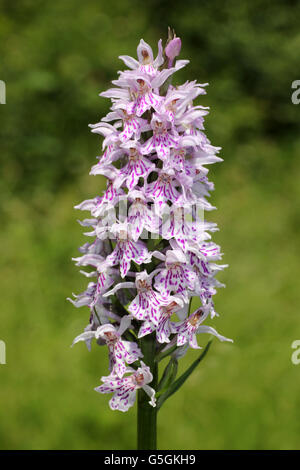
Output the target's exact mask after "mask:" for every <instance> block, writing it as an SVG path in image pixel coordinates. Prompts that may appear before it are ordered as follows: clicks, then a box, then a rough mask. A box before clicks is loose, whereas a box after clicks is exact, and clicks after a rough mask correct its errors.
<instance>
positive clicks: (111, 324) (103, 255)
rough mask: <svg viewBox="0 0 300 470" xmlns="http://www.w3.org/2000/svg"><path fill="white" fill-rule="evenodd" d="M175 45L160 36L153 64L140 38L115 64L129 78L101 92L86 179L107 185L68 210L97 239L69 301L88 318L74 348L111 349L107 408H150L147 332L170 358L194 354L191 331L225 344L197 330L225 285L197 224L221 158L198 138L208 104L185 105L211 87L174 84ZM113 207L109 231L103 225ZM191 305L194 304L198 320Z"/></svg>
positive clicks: (206, 231)
mask: <svg viewBox="0 0 300 470" xmlns="http://www.w3.org/2000/svg"><path fill="white" fill-rule="evenodd" d="M180 48H181V41H180V39H179V38H176V37H175V38H172V39H171V40H169V42H168V44H167V46H166V48H165V49H163V47H162V41H161V40H160V41H159V43H158V55H157V57H156V58H155V59H154V57H153V52H152V49H151V47H150V46H149V45H148V44H147V43H146V42H145V41H143V40H141V41H140V43H139V45H138V47H137V57H138V60H136V59H134V58H132V57H129V56H120V59H121V60H122V61H123V62H124V63H125V65H126V66H127V67H128V68H129V70H125V71H122V72H119V78H118V79H117V80H114V81H113V82H112V83H113V85H114V87H113V88H110V89H109V90H107V91H105V92H104V93H101V95H100V96H103V97H106V98H110V99H111V102H112V106H111V112H109V113H108V114H107V116H106V117H104V118H103V119H102V120H101V121H100V122H99V123H97V124H95V125H91V128H92V132H94V133H97V134H100V135H101V136H103V137H104V140H103V154H102V155H101V156H100V157H99V162H98V163H97V164H96V165H94V166H93V167H92V170H91V174H92V175H102V176H105V177H106V179H107V186H106V190H105V191H104V192H103V195H102V196H97V197H95V198H94V199H91V200H87V201H84V202H83V203H81V204H80V205H78V206H76V208H78V209H81V210H87V211H90V213H91V218H88V219H85V220H83V221H82V222H81V225H82V226H84V227H89V228H90V231H89V232H87V233H86V235H87V236H89V237H94V240H93V241H92V242H91V243H86V244H84V245H83V246H82V247H81V248H80V251H81V253H82V256H80V257H79V258H75V261H76V264H77V265H78V266H84V267H86V266H90V267H92V271H88V272H86V271H82V273H83V274H84V275H85V276H87V277H88V278H95V280H94V281H93V282H90V283H89V284H88V287H87V289H86V290H85V291H84V292H83V293H81V294H79V295H76V296H75V298H74V299H73V300H71V301H72V302H73V304H74V305H75V306H76V307H80V306H87V307H88V308H89V310H90V322H89V325H88V326H87V327H86V328H85V331H84V333H82V334H81V335H79V336H78V337H77V338H76V339H75V340H74V342H78V341H81V340H83V341H85V342H86V344H87V346H88V347H90V345H91V341H92V339H93V338H94V339H95V340H96V342H97V343H98V344H99V345H105V346H106V347H107V348H108V355H109V371H110V373H109V375H108V376H106V377H102V382H103V384H102V385H101V386H99V387H97V388H96V390H97V391H99V392H101V393H113V394H114V395H113V398H112V399H111V400H110V407H111V408H112V409H119V410H121V411H127V410H128V408H129V407H130V406H132V405H133V404H134V401H135V396H136V390H137V389H139V388H143V389H144V390H145V392H146V393H147V394H148V395H149V397H150V401H149V403H150V404H151V405H152V406H155V404H156V397H155V395H156V390H154V389H153V388H152V387H151V386H149V385H148V384H149V383H151V382H152V378H153V374H152V372H153V371H151V370H150V368H149V366H148V365H147V364H145V363H144V362H142V361H141V358H142V352H141V349H140V347H139V341H140V338H143V337H144V336H146V335H150V334H151V335H152V336H153V338H154V341H155V344H156V350H157V351H158V352H159V351H162V350H163V349H164V350H166V349H168V348H173V351H174V352H173V354H175V356H176V357H180V356H182V355H183V354H185V353H186V351H187V350H188V348H199V346H198V343H197V334H200V333H210V334H213V335H215V336H217V337H218V338H219V339H220V340H227V338H225V337H223V336H221V335H219V334H218V333H217V331H216V330H215V329H214V328H212V327H210V326H207V325H203V322H204V320H205V319H206V318H207V317H208V316H209V315H210V316H211V317H214V316H215V315H216V312H215V309H214V303H213V295H214V294H215V293H216V287H220V286H222V284H220V283H219V282H218V281H217V280H216V278H215V275H216V273H217V272H218V271H220V270H222V269H223V268H224V267H225V266H224V265H219V264H216V261H217V260H220V259H221V253H220V247H219V246H218V245H216V244H215V243H213V242H212V241H211V235H210V232H214V231H216V230H217V227H216V224H214V223H211V222H207V221H205V220H204V219H203V218H201V220H199V217H198V215H199V209H201V210H202V211H204V210H211V209H214V207H212V206H211V204H210V203H209V202H208V201H207V199H206V198H207V197H208V196H209V192H210V191H211V190H213V189H214V187H213V183H211V182H209V180H208V177H207V174H208V169H207V168H206V165H208V164H212V163H215V162H217V161H221V160H222V159H221V158H219V157H217V156H216V154H217V153H218V152H219V150H220V148H218V147H214V146H212V145H211V143H210V141H209V140H208V138H207V137H206V135H205V133H204V126H203V122H204V116H205V115H206V114H207V113H208V108H207V107H204V106H201V105H194V104H193V100H195V98H197V97H198V96H199V95H203V94H205V89H204V87H205V86H206V85H207V84H198V83H196V81H187V82H185V83H184V84H183V85H179V86H173V85H172V84H171V78H172V76H173V74H174V73H175V72H176V71H177V70H179V69H181V68H182V67H184V66H185V65H186V64H187V63H188V62H189V61H187V60H175V57H176V56H177V55H178V54H179V52H180ZM111 123H113V124H111ZM124 202H126V207H127V208H128V210H127V211H126V212H125V213H124V211H121V209H120V207H121V205H122V203H124ZM111 210H114V212H115V214H116V218H115V221H114V223H113V224H109V223H107V220H108V219H107V217H108V213H109V212H110V211H111ZM145 233H146V234H150V237H147V236H146V237H143V235H142V234H145ZM142 238H148V241H147V242H144V241H142ZM193 297H197V298H198V299H200V302H201V307H200V308H198V309H197V310H196V311H195V312H191V300H192V298H193ZM229 341H230V340H229ZM129 364H130V365H131V366H129Z"/></svg>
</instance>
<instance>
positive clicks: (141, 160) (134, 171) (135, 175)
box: [114, 140, 155, 190]
mask: <svg viewBox="0 0 300 470" xmlns="http://www.w3.org/2000/svg"><path fill="white" fill-rule="evenodd" d="M122 148H123V149H124V154H125V155H127V159H128V161H127V163H126V165H125V166H124V167H122V168H121V169H120V171H119V173H118V176H117V177H116V179H115V181H114V186H115V187H116V188H119V187H120V186H122V185H123V184H126V186H127V188H128V189H129V190H132V189H134V188H135V187H136V186H137V184H138V182H139V179H140V178H144V180H145V179H146V178H147V176H148V174H149V173H150V172H151V171H152V170H153V169H154V168H155V165H154V164H153V163H151V162H150V161H149V160H148V159H147V158H145V157H144V155H143V154H142V153H141V145H140V144H139V142H137V141H134V140H130V141H128V142H126V143H124V144H123V145H122Z"/></svg>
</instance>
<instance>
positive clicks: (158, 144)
mask: <svg viewBox="0 0 300 470" xmlns="http://www.w3.org/2000/svg"><path fill="white" fill-rule="evenodd" d="M151 128H152V130H153V136H152V137H150V139H149V140H148V141H147V142H146V143H145V144H144V146H143V150H142V151H143V153H144V154H145V155H149V154H151V153H152V152H154V151H155V152H156V153H157V156H158V157H159V158H160V159H161V160H165V159H166V158H167V157H168V156H169V155H170V149H171V148H174V147H177V145H178V140H179V139H178V136H176V135H173V134H172V131H168V121H167V120H166V119H164V118H163V116H159V115H158V114H153V117H152V120H151Z"/></svg>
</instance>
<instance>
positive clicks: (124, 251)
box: [106, 223, 151, 277]
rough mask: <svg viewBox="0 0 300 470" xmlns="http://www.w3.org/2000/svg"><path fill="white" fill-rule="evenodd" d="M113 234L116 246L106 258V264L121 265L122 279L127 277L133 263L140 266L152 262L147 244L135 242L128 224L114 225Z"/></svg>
mask: <svg viewBox="0 0 300 470" xmlns="http://www.w3.org/2000/svg"><path fill="white" fill-rule="evenodd" d="M111 232H112V233H113V234H114V235H115V236H116V246H115V248H114V250H113V251H112V253H111V254H110V255H109V256H108V257H107V258H106V262H107V264H108V265H109V266H116V265H120V273H121V277H125V276H126V274H127V272H128V270H129V268H130V264H131V261H134V262H135V263H136V264H138V265H140V264H142V263H149V262H150V261H151V254H150V253H149V252H148V250H147V247H146V245H145V243H143V242H141V241H140V240H138V241H134V238H133V237H132V235H131V229H130V226H129V225H128V224H126V223H123V224H114V225H113V226H112V228H111Z"/></svg>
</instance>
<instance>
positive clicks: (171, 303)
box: [138, 296, 184, 343]
mask: <svg viewBox="0 0 300 470" xmlns="http://www.w3.org/2000/svg"><path fill="white" fill-rule="evenodd" d="M183 307H184V301H183V299H182V298H180V297H179V296H170V297H169V298H168V303H167V304H166V305H161V306H160V308H159V315H158V321H157V322H156V323H153V322H152V321H151V318H150V319H149V320H145V321H144V323H143V325H142V326H141V328H140V330H139V333H138V337H139V338H143V336H146V335H149V334H151V333H153V332H154V331H156V339H157V341H158V342H159V343H169V342H170V339H169V337H170V335H171V334H172V333H173V327H172V322H171V317H172V315H173V314H174V313H175V312H176V313H177V315H179V312H178V311H179V310H181V311H182V310H183Z"/></svg>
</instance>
